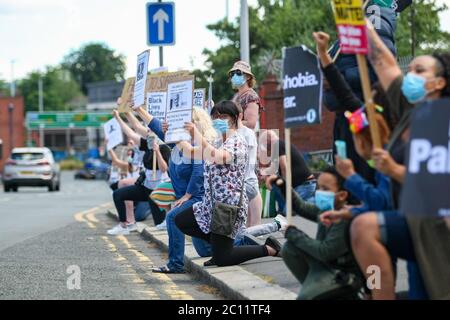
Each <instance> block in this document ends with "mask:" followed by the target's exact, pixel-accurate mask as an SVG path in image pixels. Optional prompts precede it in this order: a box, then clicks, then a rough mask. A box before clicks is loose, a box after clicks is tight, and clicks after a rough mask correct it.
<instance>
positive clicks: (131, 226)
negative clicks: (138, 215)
mask: <svg viewBox="0 0 450 320" xmlns="http://www.w3.org/2000/svg"><path fill="white" fill-rule="evenodd" d="M127 229H128V231H130V232H134V231H138V227H137V223H136V222H135V223H129V224H127Z"/></svg>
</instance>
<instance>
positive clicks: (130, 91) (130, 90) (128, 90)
mask: <svg viewBox="0 0 450 320" xmlns="http://www.w3.org/2000/svg"><path fill="white" fill-rule="evenodd" d="M135 80H136V78H135V77H132V78H128V79H127V80H126V81H125V84H124V86H123V89H122V95H121V96H120V97H121V100H122V103H121V104H120V105H119V108H118V111H119V112H120V113H124V112H127V111H129V110H128V109H129V108H128V105H129V104H130V103H131V102H132V101H133V95H134V82H135Z"/></svg>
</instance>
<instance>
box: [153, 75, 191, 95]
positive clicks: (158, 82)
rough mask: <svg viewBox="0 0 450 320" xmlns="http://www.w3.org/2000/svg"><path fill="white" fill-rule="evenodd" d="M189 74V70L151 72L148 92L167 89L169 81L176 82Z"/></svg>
mask: <svg viewBox="0 0 450 320" xmlns="http://www.w3.org/2000/svg"><path fill="white" fill-rule="evenodd" d="M186 76H189V71H177V72H161V73H157V74H151V75H149V76H148V79H147V88H146V91H147V92H158V91H167V85H168V84H169V82H176V81H180V80H182V79H184V78H185V77H186Z"/></svg>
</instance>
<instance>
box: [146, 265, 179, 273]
mask: <svg viewBox="0 0 450 320" xmlns="http://www.w3.org/2000/svg"><path fill="white" fill-rule="evenodd" d="M152 272H154V273H185V271H184V270H181V271H175V270H170V269H169V268H168V267H167V266H162V267H155V268H152Z"/></svg>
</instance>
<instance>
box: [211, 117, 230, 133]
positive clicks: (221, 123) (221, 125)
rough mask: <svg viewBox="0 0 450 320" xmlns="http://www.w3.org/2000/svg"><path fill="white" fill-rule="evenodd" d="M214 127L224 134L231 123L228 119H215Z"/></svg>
mask: <svg viewBox="0 0 450 320" xmlns="http://www.w3.org/2000/svg"><path fill="white" fill-rule="evenodd" d="M213 127H214V129H216V130H217V131H219V132H220V133H221V134H224V133H226V132H227V131H228V129H229V125H228V121H227V120H222V119H215V120H213Z"/></svg>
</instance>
